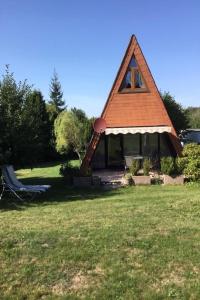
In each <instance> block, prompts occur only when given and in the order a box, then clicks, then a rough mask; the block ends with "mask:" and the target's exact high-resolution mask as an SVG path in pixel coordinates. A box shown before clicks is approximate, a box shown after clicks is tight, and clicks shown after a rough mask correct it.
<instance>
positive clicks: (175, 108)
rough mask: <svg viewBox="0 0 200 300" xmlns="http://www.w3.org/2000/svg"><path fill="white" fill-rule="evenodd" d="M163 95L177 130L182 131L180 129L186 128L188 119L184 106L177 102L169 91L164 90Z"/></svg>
mask: <svg viewBox="0 0 200 300" xmlns="http://www.w3.org/2000/svg"><path fill="white" fill-rule="evenodd" d="M161 96H162V99H163V102H164V105H165V107H166V110H167V112H168V115H169V117H170V119H171V121H172V123H173V125H174V128H175V130H176V131H177V132H180V130H182V129H186V128H187V127H188V119H187V115H186V113H185V111H184V109H183V107H182V106H181V105H180V104H179V103H177V102H176V100H175V99H174V98H173V97H172V96H171V95H170V93H169V92H164V93H163V94H162V95H161Z"/></svg>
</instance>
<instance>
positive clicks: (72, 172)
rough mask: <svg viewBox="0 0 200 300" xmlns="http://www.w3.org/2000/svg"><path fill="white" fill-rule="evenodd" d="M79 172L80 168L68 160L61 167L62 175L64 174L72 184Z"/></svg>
mask: <svg viewBox="0 0 200 300" xmlns="http://www.w3.org/2000/svg"><path fill="white" fill-rule="evenodd" d="M79 173H80V171H79V168H78V167H74V166H72V164H71V162H70V161H67V162H66V163H64V164H62V165H61V167H60V175H61V176H63V177H64V178H65V179H66V181H67V183H69V184H72V182H73V177H74V176H78V175H79Z"/></svg>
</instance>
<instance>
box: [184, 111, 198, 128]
mask: <svg viewBox="0 0 200 300" xmlns="http://www.w3.org/2000/svg"><path fill="white" fill-rule="evenodd" d="M185 112H186V115H187V117H188V120H189V124H188V126H189V128H200V107H188V108H187V109H186V111H185Z"/></svg>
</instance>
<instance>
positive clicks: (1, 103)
mask: <svg viewBox="0 0 200 300" xmlns="http://www.w3.org/2000/svg"><path fill="white" fill-rule="evenodd" d="M49 139H50V130H49V120H48V115H47V112H46V105H45V101H44V100H43V96H42V94H41V92H39V91H32V87H31V86H30V85H29V84H28V83H27V81H26V80H25V81H23V82H19V83H17V82H16V81H15V79H14V75H13V73H10V71H9V67H8V66H6V70H5V74H4V75H3V79H2V81H1V82H0V163H11V164H15V165H25V164H28V165H32V164H33V163H35V162H37V161H42V160H45V159H46V157H47V156H48V148H49Z"/></svg>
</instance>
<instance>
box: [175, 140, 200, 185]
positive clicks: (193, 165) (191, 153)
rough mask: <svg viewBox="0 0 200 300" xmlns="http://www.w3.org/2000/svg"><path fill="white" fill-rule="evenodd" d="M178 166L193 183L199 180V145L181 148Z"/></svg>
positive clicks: (193, 144)
mask: <svg viewBox="0 0 200 300" xmlns="http://www.w3.org/2000/svg"><path fill="white" fill-rule="evenodd" d="M179 165H180V167H181V168H182V170H183V174H184V175H185V176H187V177H189V178H190V179H191V180H193V181H198V180H200V145H197V144H195V143H191V144H187V145H186V146H185V147H184V148H183V152H182V157H181V158H180V159H179Z"/></svg>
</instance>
